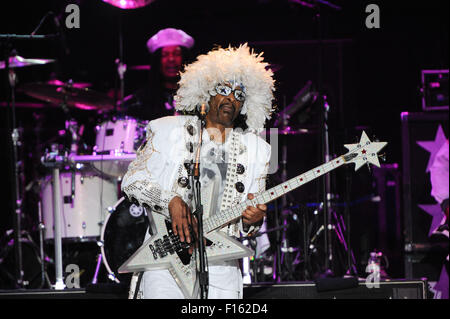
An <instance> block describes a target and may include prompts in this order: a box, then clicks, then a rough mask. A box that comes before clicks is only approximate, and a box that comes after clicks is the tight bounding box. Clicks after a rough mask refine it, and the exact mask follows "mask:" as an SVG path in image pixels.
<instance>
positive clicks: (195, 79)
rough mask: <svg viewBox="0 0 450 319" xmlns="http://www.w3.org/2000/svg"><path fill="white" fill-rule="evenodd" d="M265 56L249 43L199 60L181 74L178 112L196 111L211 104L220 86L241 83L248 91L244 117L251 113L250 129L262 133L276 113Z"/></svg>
mask: <svg viewBox="0 0 450 319" xmlns="http://www.w3.org/2000/svg"><path fill="white" fill-rule="evenodd" d="M268 66H269V64H268V63H265V62H263V57H262V53H260V54H255V53H254V52H253V50H251V51H250V48H249V47H248V46H247V44H243V45H240V46H239V47H238V48H232V47H231V46H230V47H228V48H227V49H223V48H217V49H214V50H212V51H210V52H208V53H207V54H203V55H200V56H198V57H197V60H196V61H195V62H193V63H191V64H190V65H187V66H186V68H185V71H184V72H182V73H181V78H180V81H179V89H178V91H177V94H176V96H175V101H176V109H177V111H181V112H183V111H185V112H193V111H195V109H196V107H197V106H198V105H201V104H202V103H207V102H208V101H209V99H210V98H211V95H210V93H209V92H210V91H214V89H215V87H216V85H217V84H221V83H226V82H228V83H230V82H234V83H239V84H240V85H243V86H244V88H245V94H246V98H245V102H244V105H243V106H242V109H241V114H247V121H246V124H247V126H248V128H249V129H251V130H256V131H260V130H261V129H262V128H263V127H264V123H265V121H266V119H270V116H271V114H272V112H273V106H272V101H273V99H274V96H273V91H274V90H275V88H274V80H273V78H272V77H273V72H272V71H271V70H270V69H269V68H268Z"/></svg>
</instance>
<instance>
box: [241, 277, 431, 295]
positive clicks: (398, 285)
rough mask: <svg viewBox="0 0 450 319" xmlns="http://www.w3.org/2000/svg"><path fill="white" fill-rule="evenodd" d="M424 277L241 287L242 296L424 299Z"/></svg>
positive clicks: (426, 290) (426, 293)
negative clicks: (329, 285) (322, 286)
mask: <svg viewBox="0 0 450 319" xmlns="http://www.w3.org/2000/svg"><path fill="white" fill-rule="evenodd" d="M428 295H429V294H428V283H427V281H426V280H425V279H423V280H389V281H388V280H381V281H380V283H379V286H378V287H377V286H374V287H372V288H371V287H370V286H369V285H366V283H365V281H359V283H358V285H357V286H356V287H351V288H346V289H336V290H328V291H320V290H319V289H318V288H317V286H316V284H315V282H312V281H311V282H310V281H307V282H289V283H278V284H270V283H261V284H251V285H246V286H244V299H427V298H428Z"/></svg>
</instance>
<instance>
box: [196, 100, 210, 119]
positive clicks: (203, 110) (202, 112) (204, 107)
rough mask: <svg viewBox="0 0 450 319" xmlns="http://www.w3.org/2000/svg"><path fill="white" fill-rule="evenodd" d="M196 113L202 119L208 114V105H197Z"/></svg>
mask: <svg viewBox="0 0 450 319" xmlns="http://www.w3.org/2000/svg"><path fill="white" fill-rule="evenodd" d="M197 111H198V112H199V113H200V117H201V118H202V119H204V118H205V117H206V114H208V112H209V104H207V103H202V105H197Z"/></svg>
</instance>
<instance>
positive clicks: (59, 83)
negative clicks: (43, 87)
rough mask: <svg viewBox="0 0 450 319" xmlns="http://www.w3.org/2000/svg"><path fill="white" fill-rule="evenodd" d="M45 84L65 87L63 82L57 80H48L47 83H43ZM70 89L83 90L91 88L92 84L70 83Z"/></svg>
mask: <svg viewBox="0 0 450 319" xmlns="http://www.w3.org/2000/svg"><path fill="white" fill-rule="evenodd" d="M45 83H47V84H53V85H61V86H63V85H66V83H64V82H63V81H60V80H58V79H53V80H49V81H47V82H45ZM70 85H71V86H72V87H74V88H77V89H84V88H88V87H91V86H92V83H88V82H72V83H71V84H70Z"/></svg>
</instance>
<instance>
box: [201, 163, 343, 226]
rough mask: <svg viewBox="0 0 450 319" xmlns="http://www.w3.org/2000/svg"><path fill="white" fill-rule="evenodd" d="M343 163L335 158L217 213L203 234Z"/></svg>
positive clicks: (205, 223) (210, 219) (207, 224)
mask: <svg viewBox="0 0 450 319" xmlns="http://www.w3.org/2000/svg"><path fill="white" fill-rule="evenodd" d="M345 163H346V159H345V158H344V156H340V157H337V158H335V159H333V160H331V161H329V162H327V163H325V164H322V165H320V166H318V167H316V168H313V169H311V170H309V171H307V172H305V173H303V174H301V175H298V176H296V177H294V178H291V179H289V180H288V181H286V182H284V183H281V184H279V185H277V186H275V187H272V188H270V189H268V190H266V191H264V192H262V193H260V194H257V195H256V196H255V198H253V199H252V200H250V199H247V200H245V201H244V202H242V203H240V204H238V205H236V206H234V207H231V208H229V209H227V210H225V211H222V212H219V213H217V214H215V215H213V216H212V217H210V218H208V219H206V220H205V221H204V231H205V233H209V232H211V231H213V230H216V229H218V228H222V227H223V226H225V225H227V224H228V223H230V222H232V221H233V220H235V219H237V218H240V217H241V216H242V212H243V211H244V210H245V209H246V208H247V207H248V206H256V205H257V204H266V203H269V202H271V201H273V200H275V199H277V198H278V197H281V196H283V195H285V194H287V193H289V192H290V191H292V190H294V189H296V188H299V187H300V186H303V185H304V184H306V183H308V182H310V181H312V180H314V179H316V178H318V177H320V176H322V175H324V174H326V173H328V172H330V171H332V170H334V169H336V168H338V167H340V166H341V165H343V164H345Z"/></svg>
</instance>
